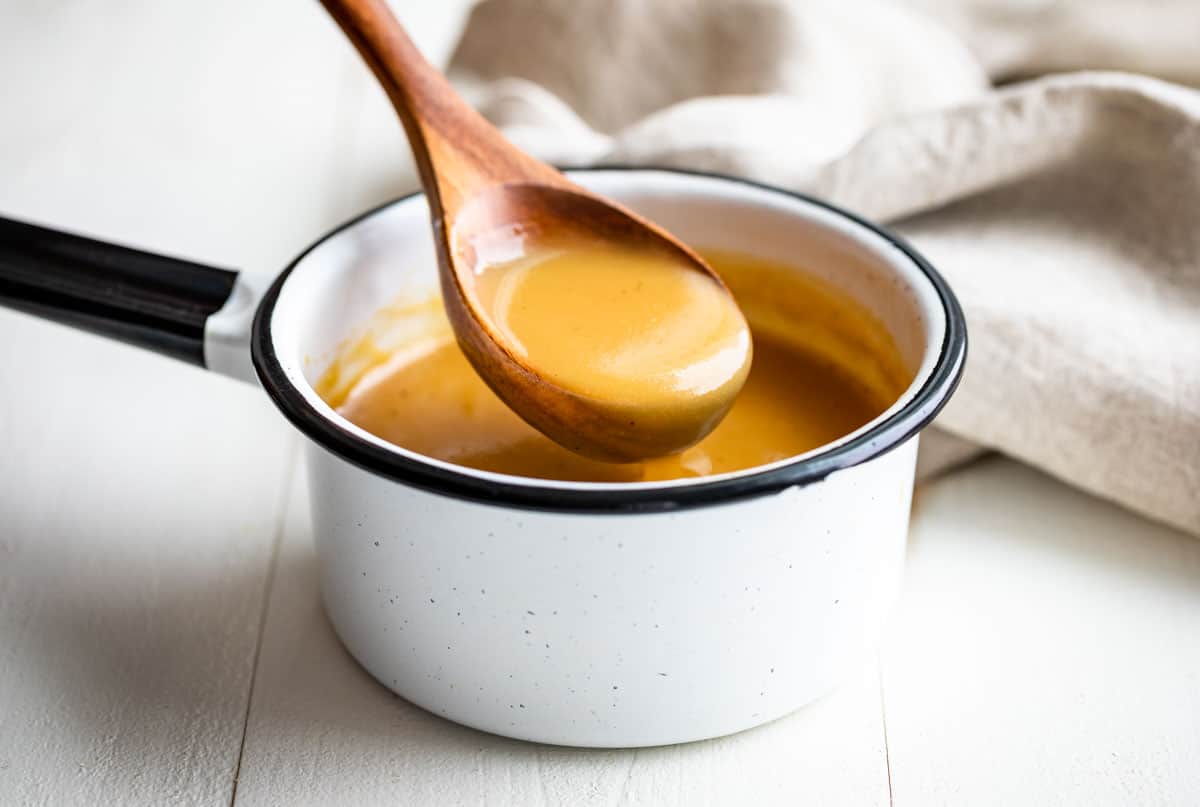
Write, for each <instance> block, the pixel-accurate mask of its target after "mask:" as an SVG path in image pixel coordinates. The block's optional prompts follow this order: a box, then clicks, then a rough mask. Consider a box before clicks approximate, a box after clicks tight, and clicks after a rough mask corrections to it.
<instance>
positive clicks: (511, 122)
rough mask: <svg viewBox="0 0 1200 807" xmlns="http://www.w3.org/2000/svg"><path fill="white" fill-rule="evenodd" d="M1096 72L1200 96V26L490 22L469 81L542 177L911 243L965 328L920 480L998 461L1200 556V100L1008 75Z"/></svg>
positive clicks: (1173, 6) (767, 2) (1195, 18)
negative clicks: (575, 170) (684, 192)
mask: <svg viewBox="0 0 1200 807" xmlns="http://www.w3.org/2000/svg"><path fill="white" fill-rule="evenodd" d="M1189 32H1190V33H1189ZM1088 67H1104V68H1128V69H1140V70H1154V71H1156V72H1158V73H1160V74H1162V75H1164V76H1168V77H1171V78H1174V79H1177V80H1181V81H1193V82H1194V81H1200V3H1197V2H1195V1H1194V0H1187V2H1171V0H1159V1H1158V2H1145V3H1143V2H1138V1H1137V0H1128V1H1127V2H1118V1H1117V0H1104V1H1103V2H1090V1H1089V2H1086V3H1084V2H1075V3H1062V2H1059V3H1052V4H1051V3H1037V2H1027V1H1026V2H1021V3H1018V4H1014V3H1011V2H1009V3H1000V2H998V0H975V1H974V2H952V0H914V2H913V3H911V4H902V3H886V2H867V0H859V1H857V2H846V1H845V0H839V1H837V2H835V1H834V0H829V1H828V2H786V0H673V1H672V2H667V0H660V1H659V2H650V0H485V2H483V3H482V4H480V5H479V6H477V7H476V8H475V10H474V12H473V13H472V14H471V16H470V19H469V20H468V22H467V25H466V28H465V31H464V33H463V37H462V40H461V42H460V43H459V46H458V49H457V51H456V53H455V55H454V57H453V60H452V64H451V72H452V76H453V77H454V78H455V79H456V80H457V81H458V82H459V83H460V84H461V85H462V86H464V88H465V89H467V91H468V93H469V95H470V96H471V97H472V98H473V100H474V101H475V102H476V103H477V104H478V105H479V106H480V108H481V109H483V111H484V112H485V114H487V115H488V116H489V117H491V118H492V119H493V120H495V121H496V122H497V123H499V124H500V125H501V126H502V127H503V128H504V129H505V130H506V132H507V133H508V134H509V136H510V137H512V138H513V139H514V140H516V141H517V142H518V143H520V144H521V145H523V146H525V147H526V148H529V149H530V150H532V151H534V152H535V153H537V154H539V155H541V156H542V157H543V158H545V159H549V160H553V161H557V162H560V163H567V164H584V163H594V162H623V163H644V164H658V165H670V166H681V167H688V168H697V169H707V170H715V171H722V172H727V173H732V174H737V175H741V176H745V177H749V178H753V179H756V180H760V181H764V182H768V183H772V184H776V185H780V186H783V187H786V188H795V189H799V190H804V191H807V192H810V193H815V194H817V195H819V196H822V197H824V198H827V199H829V200H831V201H833V202H835V203H837V204H841V205H844V206H846V207H849V208H851V209H853V210H855V211H858V212H861V213H863V214H865V215H867V216H870V217H874V218H877V219H881V220H884V221H887V222H890V223H891V224H893V225H894V226H895V227H896V228H897V229H899V230H900V231H901V232H902V233H904V234H905V235H906V236H908V237H909V238H910V239H911V240H912V241H913V242H914V243H915V244H916V245H917V247H918V248H919V249H921V250H922V251H923V252H924V253H926V255H927V256H928V257H929V258H930V259H931V260H932V261H933V263H934V264H935V265H936V266H937V267H938V268H939V269H940V270H941V271H942V272H943V273H944V274H945V275H946V276H947V277H948V278H949V279H950V281H951V283H952V284H953V286H954V288H955V290H956V291H957V292H958V294H959V296H960V298H961V300H962V303H963V306H964V308H965V309H966V312H967V317H968V323H969V328H970V340H971V348H970V356H969V359H968V366H967V370H966V373H965V376H964V378H963V383H962V386H961V388H960V390H959V392H958V394H957V396H956V398H955V399H954V401H953V402H952V403H951V404H950V406H949V407H948V408H947V409H946V410H945V412H944V413H943V414H942V415H941V416H940V417H939V419H938V421H937V425H938V427H940V432H939V431H937V430H935V431H933V432H931V433H930V439H928V440H926V441H924V446H923V458H922V469H923V471H925V472H931V471H934V470H937V469H938V468H940V467H944V466H946V465H947V464H948V463H951V462H954V461H957V460H960V459H961V458H963V457H967V456H971V455H972V454H973V453H976V452H977V451H978V450H981V449H980V448H979V447H988V448H994V449H997V450H999V451H1002V452H1004V453H1006V454H1009V455H1011V456H1014V457H1018V458H1020V459H1022V460H1024V461H1026V462H1029V463H1031V464H1033V465H1036V466H1038V467H1040V468H1043V469H1045V470H1047V471H1049V472H1050V473H1052V474H1054V475H1056V476H1058V477H1061V478H1063V479H1065V480H1068V481H1070V482H1071V483H1073V484H1075V485H1078V486H1079V487H1081V488H1083V489H1085V490H1088V491H1091V492H1093V493H1096V494H1098V495H1101V496H1104V497H1107V498H1110V499H1113V500H1115V501H1117V502H1120V503H1122V504H1124V505H1126V506H1128V507H1130V508H1133V509H1135V510H1137V511H1139V512H1142V513H1144V514H1146V515H1149V516H1152V517H1154V518H1157V519H1161V520H1163V521H1165V522H1167V523H1170V524H1173V525H1175V526H1178V527H1181V528H1183V529H1186V530H1189V531H1191V532H1193V533H1200V93H1197V92H1196V91H1195V90H1191V89H1187V88H1184V87H1182V86H1177V85H1173V84H1168V83H1165V82H1164V81H1160V80H1157V79H1154V78H1149V77H1146V76H1138V75H1131V74H1120V73H1096V72H1093V73H1072V74H1062V75H1052V76H1046V77H1042V78H1036V79H1033V80H1030V81H1027V82H1025V83H1019V84H1013V85H1011V86H1007V87H1005V88H1002V89H999V90H995V89H992V88H991V79H990V78H989V76H990V77H993V78H994V77H1012V76H1026V75H1031V74H1035V73H1040V72H1042V71H1044V70H1047V69H1060V68H1071V69H1073V68H1088ZM945 435H950V436H952V438H953V439H952V438H951V437H946V436H945Z"/></svg>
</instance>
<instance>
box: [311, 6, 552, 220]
mask: <svg viewBox="0 0 1200 807" xmlns="http://www.w3.org/2000/svg"><path fill="white" fill-rule="evenodd" d="M321 2H322V5H324V6H325V9H326V10H327V11H328V12H329V14H330V16H332V17H333V18H334V20H336V21H337V23H338V25H339V26H341V28H342V30H343V31H344V32H345V34H346V36H347V37H348V38H349V39H350V41H351V42H353V43H354V46H355V48H357V49H358V52H359V53H360V54H361V55H362V57H363V60H364V61H366V63H367V65H368V66H370V68H371V70H372V71H373V72H374V73H375V75H376V77H377V78H378V79H379V82H380V84H382V85H383V87H384V89H385V90H386V91H387V94H388V97H389V98H390V99H391V101H392V106H394V107H395V108H396V112H397V113H398V114H399V116H400V120H401V121H402V122H403V124H404V130H405V132H406V133H407V134H408V142H409V144H410V145H411V147H412V152H413V158H414V159H415V160H416V163H417V170H418V171H420V174H421V184H422V185H423V186H424V188H425V191H426V194H427V195H428V196H429V197H430V202H431V205H432V206H433V207H434V208H435V215H436V213H437V212H438V211H437V208H440V212H441V215H442V216H443V217H444V218H445V219H446V220H453V218H454V215H455V213H456V212H457V211H458V209H459V208H460V207H461V205H462V203H463V202H464V201H465V200H466V199H469V198H471V196H473V195H474V194H475V193H476V192H477V191H479V190H481V189H483V188H485V187H488V186H492V185H500V184H504V183H505V182H520V181H525V182H527V181H530V180H536V181H539V182H543V183H546V184H552V185H563V186H566V185H568V182H567V180H566V178H565V177H563V176H562V174H560V173H558V172H557V171H555V170H554V169H552V168H550V167H549V166H547V165H545V164H544V163H541V162H539V161H537V160H535V159H533V158H531V157H529V156H528V155H526V154H525V153H523V152H521V151H520V150H518V149H517V148H516V147H514V146H513V145H511V144H510V143H509V142H508V141H507V140H506V139H505V138H504V135H502V134H501V133H500V132H499V130H497V129H496V128H495V127H494V126H492V124H491V123H489V122H488V121H487V120H485V119H484V117H483V116H482V115H480V114H479V113H478V112H476V111H475V110H474V109H472V108H471V106H470V105H469V104H467V102H466V101H464V100H463V99H462V97H461V96H459V94H458V93H457V92H456V91H455V90H454V88H453V87H452V86H451V85H450V82H449V81H447V80H446V78H445V77H444V76H443V75H442V74H441V73H440V72H438V70H436V69H435V68H434V67H433V66H432V65H431V64H429V62H428V61H426V60H425V57H424V56H422V55H421V52H420V51H419V50H417V47H416V45H414V44H413V42H412V40H411V39H409V37H408V34H406V33H405V32H404V28H403V27H402V26H401V25H400V23H399V21H397V19H396V17H395V15H393V14H392V11H391V9H390V8H389V7H388V4H387V2H385V0H321Z"/></svg>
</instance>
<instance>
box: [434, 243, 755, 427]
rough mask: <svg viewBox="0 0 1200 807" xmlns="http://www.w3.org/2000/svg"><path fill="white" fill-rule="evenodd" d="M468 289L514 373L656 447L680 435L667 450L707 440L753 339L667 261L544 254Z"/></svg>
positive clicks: (483, 274)
mask: <svg viewBox="0 0 1200 807" xmlns="http://www.w3.org/2000/svg"><path fill="white" fill-rule="evenodd" d="M473 286H474V288H473V289H472V292H473V294H474V296H475V299H476V302H477V305H478V307H479V309H480V310H481V311H482V312H483V313H484V315H485V317H486V319H487V320H488V321H489V324H490V325H491V326H492V328H493V329H494V330H495V331H496V332H497V333H498V334H499V336H500V342H501V344H504V345H506V346H508V347H509V348H510V349H511V350H512V352H513V353H514V354H515V355H516V357H517V359H518V360H519V361H520V362H521V363H522V364H524V365H525V366H526V367H529V368H532V369H533V370H535V371H536V372H537V374H538V375H539V376H541V377H542V378H544V379H546V380H547V381H549V382H550V383H551V384H553V385H555V386H557V387H558V388H560V389H563V390H566V391H569V392H572V393H574V394H576V395H580V396H584V397H586V398H589V399H592V400H595V401H603V402H606V403H611V404H614V405H619V406H620V407H621V410H622V411H627V412H629V413H630V414H631V415H632V414H634V413H636V414H637V416H638V420H639V421H640V422H641V423H643V424H654V423H661V424H662V425H663V428H662V429H660V430H659V432H660V433H661V436H662V438H663V439H666V438H667V437H668V435H671V434H679V435H680V439H678V440H676V441H669V442H668V443H667V445H666V448H667V450H672V449H679V448H684V447H686V446H687V445H690V444H691V443H694V442H696V440H698V439H699V438H701V437H703V436H704V435H705V434H707V433H708V432H709V431H710V430H711V429H712V427H713V426H714V425H716V423H717V421H718V420H719V419H720V417H721V415H723V414H724V413H725V411H726V410H727V409H728V407H729V404H730V402H731V401H732V400H733V398H734V396H735V395H737V392H738V390H739V389H741V386H742V384H743V382H744V381H745V379H746V373H747V371H748V370H749V367H750V358H751V339H750V330H749V328H748V327H747V324H746V320H745V318H744V317H743V316H742V312H741V310H740V309H739V308H738V305H737V303H736V302H735V301H734V300H733V298H731V297H730V295H729V294H728V293H726V291H725V289H723V288H722V287H721V285H720V283H718V282H716V281H714V280H713V278H711V277H710V276H708V275H707V274H705V273H703V272H701V271H698V270H696V269H695V268H694V267H693V266H691V265H690V264H688V263H685V262H684V261H682V260H681V259H680V258H679V257H678V256H675V255H668V254H664V253H661V252H657V251H654V252H652V251H649V250H645V249H632V248H623V247H619V246H614V245H612V244H607V243H600V244H588V243H578V242H573V243H569V244H567V245H565V246H556V245H543V246H541V247H539V248H535V249H532V250H530V251H529V252H528V253H526V254H523V255H521V256H520V257H518V258H516V259H515V260H509V261H505V262H501V263H495V264H491V265H487V266H485V267H483V268H481V269H479V270H477V272H476V275H475V278H474V284H473ZM438 372H451V373H453V372H455V370H454V369H451V368H450V367H449V365H447V366H443V367H440V368H439V369H438ZM657 436H658V435H657V434H656V437H657Z"/></svg>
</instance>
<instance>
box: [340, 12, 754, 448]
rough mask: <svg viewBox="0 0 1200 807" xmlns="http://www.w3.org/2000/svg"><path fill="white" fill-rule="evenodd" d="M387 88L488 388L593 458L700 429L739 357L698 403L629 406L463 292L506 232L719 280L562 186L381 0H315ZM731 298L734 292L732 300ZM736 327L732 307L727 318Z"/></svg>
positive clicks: (687, 438) (639, 225)
mask: <svg viewBox="0 0 1200 807" xmlns="http://www.w3.org/2000/svg"><path fill="white" fill-rule="evenodd" d="M322 2H323V4H324V6H325V8H326V9H327V10H328V11H329V13H330V14H331V15H332V16H333V18H334V19H335V20H337V22H338V24H339V25H340V26H341V28H342V30H343V31H344V32H345V33H346V35H347V36H348V37H349V38H350V40H351V41H352V42H353V43H354V45H355V47H356V48H357V49H358V51H359V53H360V54H361V55H362V57H363V59H364V60H366V62H367V64H368V65H369V66H370V67H371V69H372V71H374V73H375V76H376V77H377V78H378V79H379V82H380V83H381V84H382V85H383V87H384V89H385V90H386V91H387V94H388V96H389V98H391V101H392V104H393V105H394V106H395V108H396V111H397V112H398V113H399V116H400V119H401V121H402V122H403V123H404V128H405V131H406V132H407V134H408V140H409V143H410V145H411V146H412V151H413V156H414V158H415V160H416V164H417V168H418V170H419V172H420V176H421V183H422V185H423V187H424V189H425V195H426V197H427V199H428V201H429V207H430V214H431V218H432V223H433V229H434V241H435V243H436V248H437V255H438V265H439V274H440V281H441V286H442V294H443V300H444V305H445V308H446V312H447V314H448V316H449V319H450V322H451V325H452V326H453V328H454V332H455V336H456V337H457V339H458V342H459V345H460V346H461V348H462V350H463V352H464V354H465V355H466V356H467V358H468V359H469V360H470V362H471V364H472V365H473V366H474V368H475V370H476V372H477V373H479V375H480V376H481V377H482V378H483V380H484V381H486V382H487V384H488V385H489V386H490V387H491V388H492V389H493V390H494V391H495V392H496V394H497V395H499V396H500V398H501V399H502V400H503V401H504V402H505V403H506V404H507V405H508V406H509V407H510V408H511V409H513V410H514V411H515V412H516V413H517V414H519V415H520V416H521V417H522V418H524V419H525V420H526V421H528V422H529V423H530V424H532V425H533V426H534V427H535V428H537V429H538V430H540V431H541V432H543V433H544V434H546V435H547V436H549V437H550V438H551V439H553V440H554V441H556V442H558V443H559V444H561V445H563V446H565V447H566V448H568V449H571V450H572V451H575V452H577V453H580V454H584V455H586V456H590V457H593V458H595V459H602V460H607V461H612V462H632V461H637V460H641V459H646V458H649V457H655V456H662V455H665V454H670V453H674V452H677V451H680V450H682V449H684V448H686V447H688V446H689V445H692V444H693V443H695V442H697V441H698V440H700V439H701V438H702V437H704V435H706V434H707V433H708V432H709V431H711V429H712V428H713V427H715V426H716V424H717V422H719V420H720V419H721V417H722V416H723V415H724V413H725V411H727V409H728V407H729V406H730V404H732V402H733V398H734V397H735V396H736V395H737V393H738V391H739V390H740V389H741V386H742V382H743V381H744V380H745V374H746V371H748V369H749V332H748V330H747V331H746V337H745V345H746V349H745V361H744V365H745V366H744V367H741V368H740V369H739V370H738V371H737V372H736V373H734V374H732V375H731V377H730V378H729V379H728V383H724V384H723V385H721V387H720V388H719V389H717V390H715V392H714V391H710V393H711V394H708V395H707V396H706V397H705V398H704V400H702V401H700V402H699V405H696V402H695V401H690V402H685V404H687V405H681V406H667V407H661V406H660V407H659V409H660V410H661V411H640V410H637V409H636V408H635V409H634V410H632V411H631V407H630V403H629V401H628V400H606V399H604V398H603V397H598V396H596V395H594V394H581V393H579V392H578V391H573V390H571V389H564V388H563V387H562V386H561V385H559V384H557V383H554V382H553V381H551V380H550V379H548V378H546V377H545V376H544V375H543V374H542V373H540V372H539V369H538V367H536V366H532V365H531V363H530V362H529V361H528V360H527V358H526V357H523V356H521V355H520V353H521V352H520V351H519V350H514V348H513V345H512V344H510V343H509V342H508V341H507V340H506V338H505V336H504V335H503V334H501V333H499V332H498V329H497V328H496V327H494V325H493V323H492V322H491V321H490V320H489V318H488V317H487V316H486V315H484V314H483V312H481V311H480V310H479V306H478V302H477V300H476V298H475V296H474V295H473V294H472V293H470V290H471V289H472V288H473V286H472V284H473V283H474V281H475V277H476V274H475V273H476V272H477V271H478V267H477V266H476V264H477V262H478V261H477V255H476V247H477V245H478V244H479V243H480V242H481V240H482V241H487V240H488V239H489V238H490V239H491V241H493V242H494V241H495V236H496V234H498V233H499V234H503V233H504V232H505V231H508V232H509V233H513V234H518V235H526V236H530V237H534V238H536V237H540V236H543V235H549V236H552V237H553V238H559V239H567V240H570V239H571V238H573V237H576V236H577V237H579V238H586V239H589V240H591V241H592V242H596V241H600V242H604V243H611V244H616V245H620V246H621V247H622V248H624V247H628V248H631V249H638V250H649V251H652V252H655V253H656V254H658V255H659V256H660V257H661V256H663V255H666V256H669V257H670V258H672V259H674V260H677V261H678V262H680V263H681V264H685V265H686V266H687V267H688V268H689V269H692V270H694V271H696V272H701V273H704V274H705V275H707V276H708V277H709V278H711V279H712V280H713V281H714V282H715V283H716V284H717V285H718V286H719V288H720V289H721V291H722V293H723V295H725V296H727V297H730V296H729V290H728V289H727V288H726V287H725V285H724V284H723V283H722V281H721V280H720V278H719V277H718V276H717V275H716V274H715V273H714V272H713V271H712V270H711V269H710V268H709V267H708V266H707V265H706V264H705V263H704V261H702V260H701V259H700V258H699V257H698V256H697V255H696V254H695V253H694V252H693V251H692V250H690V249H689V248H688V247H686V246H684V245H683V244H682V243H680V242H679V241H677V240H676V239H674V238H673V237H672V236H670V235H669V234H667V233H666V232H664V231H663V230H662V229H661V228H659V227H657V226H656V225H654V224H652V223H651V222H649V221H647V220H645V219H643V218H641V217H640V216H638V215H636V214H634V213H632V212H630V211H628V210H626V209H625V208H623V207H621V206H619V205H617V204H615V203H613V202H610V201H608V200H606V199H603V198H600V197H598V196H596V195H595V194H592V193H590V192H588V191H586V190H584V189H583V188H580V187H579V186H577V185H575V184H574V183H572V182H570V181H569V180H568V179H567V178H566V177H565V176H563V175H562V174H561V173H559V172H558V171H557V170H555V169H554V168H552V167H550V166H549V165H546V164H545V163H542V162H540V161H539V160H537V159H535V158H533V157H531V156H530V155H528V154H526V153H525V152H523V151H521V150H520V149H518V148H517V147H515V146H514V145H512V144H511V143H509V142H508V141H507V140H506V139H505V138H504V136H503V135H502V134H501V133H500V132H499V131H498V130H497V129H496V128H495V127H493V126H492V125H491V124H490V123H489V122H488V121H486V120H485V119H484V118H483V117H482V116H481V115H480V114H479V113H477V112H476V111H475V110H474V109H472V108H471V107H470V106H469V105H468V104H467V103H466V102H465V101H464V100H463V99H462V98H461V97H459V95H458V94H457V93H456V92H455V91H454V89H453V88H452V87H451V85H450V83H449V82H448V81H447V80H446V79H445V77H444V76H442V75H441V73H439V72H438V71H437V70H436V69H434V68H433V67H432V66H431V65H430V64H429V63H428V62H427V61H425V59H424V58H423V57H422V56H421V54H420V52H419V51H418V50H417V48H416V46H415V45H413V43H412V41H411V40H410V39H409V38H408V36H407V35H406V34H405V32H404V30H403V28H402V27H401V26H400V24H399V22H397V20H396V18H395V17H394V16H393V15H392V12H391V10H390V9H389V8H388V6H387V4H386V2H385V0H322ZM730 299H732V298H731V297H730ZM736 316H737V317H738V318H739V321H740V322H741V324H742V326H743V327H744V326H745V321H744V319H741V314H740V312H739V313H737V314H736Z"/></svg>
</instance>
